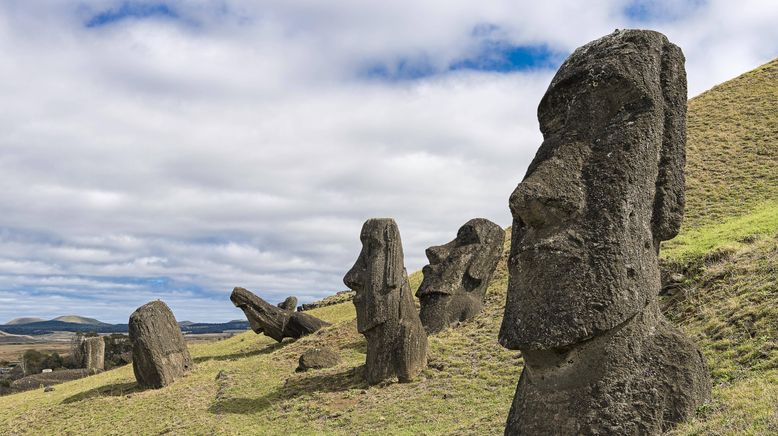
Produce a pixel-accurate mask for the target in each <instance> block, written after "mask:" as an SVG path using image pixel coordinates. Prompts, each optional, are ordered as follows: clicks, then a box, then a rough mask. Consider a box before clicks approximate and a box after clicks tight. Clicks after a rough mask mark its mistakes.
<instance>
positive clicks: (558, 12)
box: [0, 0, 778, 323]
mask: <svg viewBox="0 0 778 436" xmlns="http://www.w3.org/2000/svg"><path fill="white" fill-rule="evenodd" d="M775 23H778V5H776V3H775V2H773V1H767V0H766V1H748V0H744V1H738V2H732V1H716V0H711V1H687V2H684V1H669V0H666V1H654V2H648V1H624V0H595V1H586V2H579V1H569V2H562V1H556V0H544V1H542V2H537V1H527V2H524V1H516V0H505V1H503V0H492V1H488V2H484V1H459V0H446V1H425V2H419V1H416V0H414V1H409V0H393V1H391V2H388V1H386V2H366V1H363V0H332V1H327V2H322V1H320V0H298V1H295V0H277V1H256V2H237V1H229V0H223V1H206V0H203V1H187V2H183V1H165V2H158V1H152V2H137V1H68V2H61V1H48V2H45V1H35V0H16V1H15V0H10V1H4V2H1V3H0V53H2V56H0V97H1V98H2V104H1V105H0V322H5V321H8V320H10V319H11V318H14V317H21V316H39V317H42V318H47V319H48V318H53V317H55V316H59V315H65V314H78V315H83V316H88V317H94V318H98V319H100V320H102V321H106V322H115V323H120V322H127V319H128V317H129V315H130V313H131V312H132V311H133V310H134V309H135V308H137V307H138V306H140V305H142V304H143V303H145V302H148V301H150V300H153V299H157V298H159V299H162V300H164V301H165V302H167V303H168V305H169V306H170V307H171V308H172V309H173V311H174V313H175V315H176V317H177V319H178V320H193V321H201V322H220V321H226V320H230V319H242V318H243V315H242V313H241V312H240V310H238V309H236V308H234V307H233V306H232V304H231V303H230V301H229V294H230V292H231V291H232V288H233V287H234V286H243V287H246V288H248V289H251V290H253V291H255V292H256V293H257V294H258V295H259V296H261V297H262V298H265V299H266V300H269V301H270V302H273V303H275V302H278V301H281V300H283V299H284V298H285V297H286V296H288V295H296V296H297V297H298V298H299V299H300V301H301V302H308V301H312V300H315V299H318V298H321V297H324V296H327V295H330V294H332V293H334V292H336V291H340V290H343V289H345V286H344V285H343V283H342V277H343V274H344V273H345V272H346V271H347V270H348V269H349V268H350V267H351V265H352V264H353V262H354V261H355V260H356V258H357V256H358V254H359V250H360V247H361V245H360V242H359V232H360V228H361V226H362V223H363V222H364V221H365V220H366V219H368V218H371V217H393V218H394V219H395V220H396V221H397V223H398V226H399V228H400V233H401V237H402V241H403V246H404V251H405V264H406V267H407V269H408V271H409V272H412V271H415V270H418V269H419V268H421V267H422V266H423V265H424V264H425V263H426V259H425V257H424V249H425V248H426V247H429V246H431V245H438V244H442V243H445V242H448V241H449V240H451V239H453V238H454V236H455V235H456V231H457V229H458V228H459V226H461V225H462V224H464V223H465V222H466V221H468V220H469V219H471V218H474V217H484V218H488V219H490V220H492V221H495V222H496V223H498V224H500V225H502V226H508V225H510V212H509V210H508V197H509V195H510V193H511V192H512V191H513V189H514V188H515V186H516V184H517V183H518V182H519V181H520V180H521V178H522V177H523V175H524V172H525V170H526V167H527V164H528V163H529V161H530V160H531V158H532V157H533V155H534V153H535V151H536V149H537V147H538V146H539V145H540V142H541V140H542V138H541V135H540V133H539V131H538V124H537V118H536V108H537V104H538V102H539V100H540V98H541V97H542V95H543V92H544V91H545V89H546V87H547V86H548V83H549V81H550V80H551V77H552V76H553V74H554V72H555V71H556V68H558V67H559V65H560V64H561V62H562V61H563V60H564V59H565V57H566V56H567V55H569V54H570V53H571V52H572V51H573V50H574V49H575V48H576V47H578V46H581V45H583V44H585V43H587V42H589V41H591V40H593V39H596V38H599V37H601V36H604V35H607V34H609V33H611V32H613V30H614V29H617V28H649V29H654V30H658V31H661V32H663V33H665V34H666V35H667V36H668V38H670V40H671V41H673V42H674V43H676V44H678V45H679V46H680V47H681V48H682V49H683V51H684V53H685V55H686V60H687V64H686V68H687V72H688V80H689V93H690V97H691V96H694V95H696V94H699V93H700V92H702V91H704V90H706V89H709V88H710V87H712V86H714V85H715V84H717V83H721V82H723V81H726V80H728V79H730V78H733V77H735V76H737V75H739V74H741V73H743V72H746V71H748V70H751V69H753V68H755V67H757V66H759V65H761V64H763V63H766V62H768V61H770V60H772V59H774V58H775V57H778V26H776V25H775Z"/></svg>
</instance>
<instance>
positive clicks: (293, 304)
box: [278, 297, 297, 310]
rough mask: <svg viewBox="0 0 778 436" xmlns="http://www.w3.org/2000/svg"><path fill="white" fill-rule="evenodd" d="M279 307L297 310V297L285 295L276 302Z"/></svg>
mask: <svg viewBox="0 0 778 436" xmlns="http://www.w3.org/2000/svg"><path fill="white" fill-rule="evenodd" d="M278 308H279V309H284V310H297V297H286V300H284V301H282V302H280V303H278Z"/></svg>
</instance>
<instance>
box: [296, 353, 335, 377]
mask: <svg viewBox="0 0 778 436" xmlns="http://www.w3.org/2000/svg"><path fill="white" fill-rule="evenodd" d="M339 363H340V355H339V354H338V353H336V352H335V351H333V350H332V349H329V348H311V349H309V350H305V352H303V354H301V355H300V360H299V361H298V365H297V369H296V370H295V371H296V372H303V371H308V370H309V369H324V368H331V367H333V366H335V365H337V364H339Z"/></svg>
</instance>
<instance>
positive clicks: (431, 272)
mask: <svg viewBox="0 0 778 436" xmlns="http://www.w3.org/2000/svg"><path fill="white" fill-rule="evenodd" d="M504 240H505V231H504V230H503V229H502V228H501V227H500V226H498V225H497V224H495V223H493V222H491V221H489V220H487V219H483V218H475V219H472V220H470V221H468V222H466V223H465V224H464V225H463V226H462V227H460V228H459V231H457V237H456V238H455V239H454V240H453V241H451V242H449V243H448V244H445V245H439V246H435V247H430V248H428V249H427V250H426V254H427V259H428V260H429V264H428V265H426V266H425V267H424V268H423V269H422V272H423V273H424V280H422V282H421V285H420V286H419V289H418V290H417V291H416V296H417V297H419V302H420V303H421V313H420V314H419V317H420V318H421V323H422V324H423V325H424V329H425V330H426V331H427V334H433V333H438V332H440V331H443V330H445V329H447V328H448V327H450V326H455V325H458V324H459V323H460V322H462V321H466V320H468V319H470V318H472V317H474V316H475V315H477V314H478V313H479V312H481V310H482V309H483V307H484V297H485V296H486V287H487V286H488V285H489V279H490V278H491V277H492V273H493V272H494V269H495V268H497V262H498V261H499V260H500V255H501V254H502V248H503V241H504Z"/></svg>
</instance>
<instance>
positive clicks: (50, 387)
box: [43, 386, 54, 392]
mask: <svg viewBox="0 0 778 436" xmlns="http://www.w3.org/2000/svg"><path fill="white" fill-rule="evenodd" d="M53 390H54V386H44V387H43V392H52V391H53Z"/></svg>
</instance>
